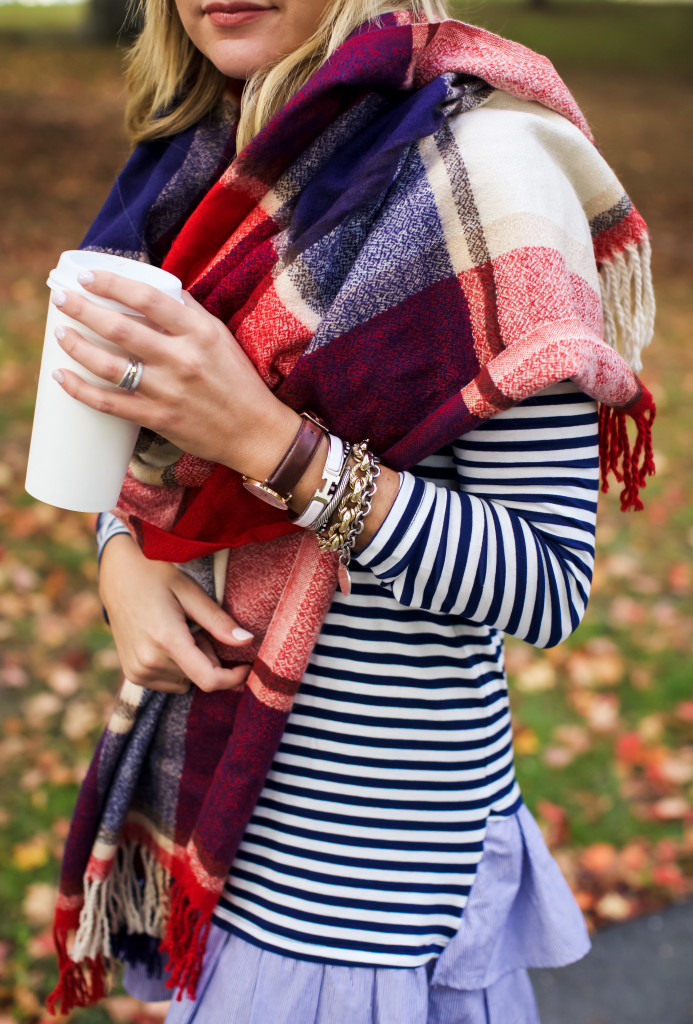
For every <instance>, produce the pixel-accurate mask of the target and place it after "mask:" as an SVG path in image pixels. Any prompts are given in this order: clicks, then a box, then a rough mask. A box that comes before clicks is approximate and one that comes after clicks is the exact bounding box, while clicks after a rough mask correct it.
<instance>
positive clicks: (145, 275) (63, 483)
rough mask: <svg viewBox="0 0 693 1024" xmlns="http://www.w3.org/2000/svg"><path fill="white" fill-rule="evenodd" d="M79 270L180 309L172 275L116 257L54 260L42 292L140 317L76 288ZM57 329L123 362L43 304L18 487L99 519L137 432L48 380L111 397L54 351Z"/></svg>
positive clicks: (77, 255) (110, 504)
mask: <svg viewBox="0 0 693 1024" xmlns="http://www.w3.org/2000/svg"><path fill="white" fill-rule="evenodd" d="M87 270H108V271H110V272H112V273H114V274H120V275H121V276H122V277H127V278H128V279H129V280H131V281H138V282H145V283H146V284H150V285H152V286H153V287H154V288H158V289H159V290H160V291H162V292H164V293H165V294H166V295H170V296H172V297H173V298H175V299H177V300H178V301H179V302H182V301H183V300H182V297H181V291H182V285H181V282H180V281H179V280H178V278H177V277H174V276H173V274H169V273H167V272H166V271H165V270H160V269H159V268H158V267H152V266H150V265H149V264H148V263H140V262H138V261H137V260H129V259H125V258H124V257H122V256H112V255H110V254H109V253H100V252H87V251H82V250H71V251H68V252H64V253H63V254H62V256H61V257H60V260H59V262H58V266H57V267H56V268H55V270H52V271H51V272H50V275H49V277H48V281H47V284H48V287H49V288H51V290H62V291H71V292H80V293H81V294H82V295H85V296H87V297H88V298H89V299H90V300H91V301H92V302H95V303H96V304H97V305H99V306H104V307H105V308H106V309H113V310H117V311H119V312H121V313H125V314H126V315H127V316H137V317H141V316H142V314H141V313H138V312H136V311H135V310H133V309H130V308H129V307H128V306H123V305H122V304H121V303H119V302H114V301H112V300H110V299H102V298H100V297H99V296H98V295H92V294H90V293H89V292H87V291H86V290H85V289H84V288H82V286H81V285H80V284H79V282H78V280H77V275H78V274H81V273H83V272H84V271H87ZM61 325H64V326H66V327H74V328H75V329H76V330H78V331H79V333H80V334H81V335H82V336H83V337H84V338H87V339H88V340H89V341H91V342H94V343H95V344H98V345H101V346H102V347H103V348H107V349H110V350H111V351H113V352H117V353H118V354H119V355H120V356H122V355H123V350H122V349H120V348H118V347H117V346H116V345H113V344H112V343H111V342H109V341H107V340H106V339H105V338H102V337H100V336H99V335H97V334H94V333H93V331H90V330H87V329H86V328H85V327H84V326H83V325H82V324H80V323H77V322H76V321H75V320H72V319H71V318H70V317H68V316H66V315H65V313H63V312H62V310H60V309H58V307H57V306H56V305H54V303H52V302H51V303H50V304H49V307H48V320H47V323H46V336H45V339H44V343H43V357H42V360H41V370H40V374H39V383H38V392H37V395H36V409H35V411H34V426H33V430H32V434H31V448H30V450H29V464H28V467H27V475H26V484H25V486H26V489H27V491H28V492H29V494H31V495H32V496H33V497H34V498H38V499H39V500H40V501H45V502H46V503H47V504H49V505H56V506H57V507H58V508H65V509H70V510H71V511H73V512H107V511H108V510H109V509H112V508H114V507H115V505H116V504H117V501H118V495H119V494H120V491H121V488H122V486H123V480H124V479H125V474H126V472H127V468H128V463H129V461H130V457H131V456H132V451H133V448H134V447H135V441H136V440H137V434H138V433H139V429H140V428H139V426H138V425H137V424H136V423H131V422H130V421H129V420H122V419H120V418H118V417H116V416H109V415H108V414H107V413H103V412H96V411H95V410H94V409H90V408H89V407H88V406H86V405H84V404H83V403H82V402H78V401H77V400H76V399H75V398H72V397H71V396H70V395H68V394H66V392H65V391H63V389H62V388H61V387H60V385H59V384H58V382H57V381H56V380H54V379H53V376H52V374H53V371H54V370H56V369H60V368H66V369H70V370H74V371H75V372H76V373H78V374H79V375H80V376H81V377H82V378H83V379H84V380H87V381H90V382H92V383H95V384H98V385H99V386H101V387H106V388H108V389H110V390H112V391H117V390H118V386H117V384H114V383H113V382H112V381H104V380H102V379H101V378H100V377H96V376H95V375H94V374H93V373H90V372H89V371H88V370H86V369H85V368H84V367H83V366H82V365H81V364H80V363H77V362H76V361H75V360H74V359H71V358H70V356H68V355H67V353H66V352H64V351H63V350H62V349H61V348H60V346H59V345H58V341H57V339H56V337H55V329H56V327H59V326H61ZM124 369H125V367H124ZM145 372H146V370H145Z"/></svg>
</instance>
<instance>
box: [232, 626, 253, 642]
mask: <svg viewBox="0 0 693 1024" xmlns="http://www.w3.org/2000/svg"><path fill="white" fill-rule="evenodd" d="M231 635H232V636H233V638H234V639H235V640H241V641H243V642H245V641H246V640H252V639H253V634H252V633H249V632H248V630H247V629H243V627H242V626H236V628H235V629H234V630H232V632H231Z"/></svg>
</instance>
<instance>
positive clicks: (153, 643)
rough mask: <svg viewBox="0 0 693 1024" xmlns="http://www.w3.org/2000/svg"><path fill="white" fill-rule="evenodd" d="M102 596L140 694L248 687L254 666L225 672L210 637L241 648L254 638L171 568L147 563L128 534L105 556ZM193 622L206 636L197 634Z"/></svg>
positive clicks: (122, 659)
mask: <svg viewBox="0 0 693 1024" xmlns="http://www.w3.org/2000/svg"><path fill="white" fill-rule="evenodd" d="M99 592H100V595H101V600H102V602H103V605H104V608H105V609H106V612H107V614H108V618H109V621H110V624H111V629H112V631H113V639H114V640H115V645H116V648H117V651H118V656H119V658H120V663H121V666H122V668H123V671H124V673H125V675H126V677H127V678H128V679H129V680H131V682H133V683H136V684H137V685H138V686H146V687H148V688H149V689H152V690H161V691H163V692H165V693H184V692H185V691H186V690H188V689H189V687H190V683H191V682H193V683H195V685H196V686H199V687H200V689H201V690H206V691H208V692H212V691H214V690H231V689H234V688H235V687H237V686H241V685H242V684H243V683H244V682H245V680H246V679H247V678H248V675H249V674H250V665H238V666H236V667H235V668H230V669H229V668H223V667H222V666H221V665H220V662H219V659H218V658H217V656H216V654H215V653H214V650H213V648H212V644H211V642H210V640H209V637H208V636H207V634H211V635H212V636H213V637H216V638H217V639H218V640H221V641H223V643H224V644H227V645H230V646H234V647H238V648H239V656H240V657H242V650H243V645H244V644H246V645H247V644H248V643H249V642H250V640H252V635H251V634H250V633H248V631H247V630H244V629H242V628H241V627H239V626H238V624H237V623H236V622H235V621H234V619H232V618H231V616H230V615H227V613H226V612H225V611H223V609H221V608H220V607H219V606H218V605H217V604H216V602H215V601H213V600H212V598H211V597H208V596H207V594H205V592H204V591H203V590H202V588H201V587H199V586H198V584H197V583H195V581H194V580H191V579H190V578H189V577H188V576H186V575H185V573H183V572H181V570H180V569H177V568H176V566H175V565H171V564H170V563H168V562H154V561H150V560H149V559H147V558H145V556H144V555H143V554H142V552H141V551H140V549H139V548H138V547H137V545H136V544H135V542H134V540H133V539H132V538H131V537H130V536H129V535H128V534H116V536H115V537H112V538H111V539H110V540H109V541H108V543H107V544H106V547H105V548H104V551H103V555H102V558H101V568H100V573H99ZM188 621H192V622H196V623H199V625H200V626H201V627H202V629H203V630H204V631H205V632H195V633H194V635H193V633H192V632H191V629H190V626H189V624H188Z"/></svg>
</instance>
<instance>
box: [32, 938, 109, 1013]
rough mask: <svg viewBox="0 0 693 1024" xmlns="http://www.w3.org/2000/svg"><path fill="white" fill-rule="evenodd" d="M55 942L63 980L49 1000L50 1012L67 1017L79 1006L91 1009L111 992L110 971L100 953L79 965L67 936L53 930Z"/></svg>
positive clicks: (60, 979) (61, 979)
mask: <svg viewBox="0 0 693 1024" xmlns="http://www.w3.org/2000/svg"><path fill="white" fill-rule="evenodd" d="M53 939H54V941H55V948H56V950H57V951H58V966H59V967H60V977H59V979H58V984H57V985H56V986H55V989H54V990H53V991H52V992H51V994H50V995H49V996H48V998H47V999H46V1006H47V1007H48V1012H49V1013H50V1014H52V1015H53V1016H55V1015H56V1014H58V1013H61V1014H67V1013H69V1012H70V1010H72V1009H73V1008H74V1007H76V1006H91V1005H92V1003H96V1002H98V1000H99V999H103V998H104V996H105V995H106V993H107V991H108V971H107V969H106V964H105V962H104V959H103V957H102V956H101V954H99V956H97V957H96V959H95V960H92V959H90V958H87V959H86V960H83V961H82V962H81V963H76V962H75V961H74V960H73V959H72V958H71V957H70V955H69V954H68V952H67V933H66V932H63V931H58V929H57V928H56V929H54V931H53Z"/></svg>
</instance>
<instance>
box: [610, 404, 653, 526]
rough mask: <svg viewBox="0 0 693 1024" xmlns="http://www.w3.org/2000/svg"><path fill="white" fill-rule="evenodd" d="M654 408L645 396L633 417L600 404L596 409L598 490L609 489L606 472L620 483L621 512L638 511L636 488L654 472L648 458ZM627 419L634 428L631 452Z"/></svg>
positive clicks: (631, 414) (650, 448)
mask: <svg viewBox="0 0 693 1024" xmlns="http://www.w3.org/2000/svg"><path fill="white" fill-rule="evenodd" d="M655 413H656V409H655V405H654V402H653V401H652V399H651V397H650V396H649V395H648V396H647V400H645V401H641V403H639V405H638V408H637V410H636V411H635V414H634V413H633V411H630V412H626V411H624V410H623V409H613V408H610V407H609V406H606V405H602V406H601V408H600V410H599V465H600V470H601V481H602V491H603V492H604V493H605V494H606V493H607V491H608V490H609V481H608V475H609V473H613V475H614V477H615V478H616V480H618V482H619V483H622V484H623V485H624V486H623V490H622V491H621V511H622V512H627V511H628V509H633V510H634V511H636V512H639V511H640V510H641V509H642V507H643V503H642V500H641V499H640V489H641V488H644V487H645V486H646V484H647V477H648V476H653V474H654V471H655V465H654V457H653V455H652V421H653V420H654V418H655ZM628 417H631V418H632V419H633V421H634V423H635V425H636V428H637V436H636V438H635V444H634V445H633V448H632V449H631V446H630V439H629V437H628V428H627V421H628Z"/></svg>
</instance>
